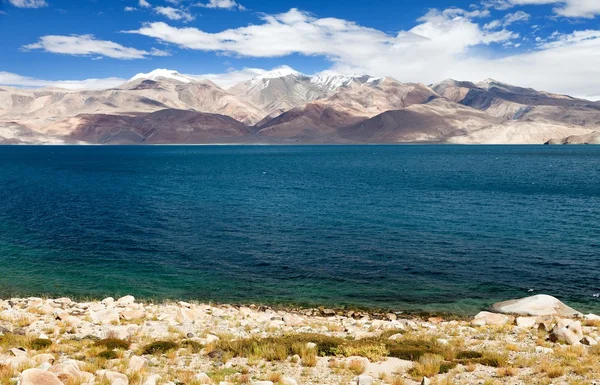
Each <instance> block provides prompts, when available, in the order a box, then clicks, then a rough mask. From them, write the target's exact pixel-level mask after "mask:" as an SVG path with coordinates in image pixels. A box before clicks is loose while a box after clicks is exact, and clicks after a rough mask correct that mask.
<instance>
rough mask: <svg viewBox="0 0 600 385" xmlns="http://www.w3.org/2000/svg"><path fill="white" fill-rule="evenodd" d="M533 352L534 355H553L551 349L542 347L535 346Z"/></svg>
mask: <svg viewBox="0 0 600 385" xmlns="http://www.w3.org/2000/svg"><path fill="white" fill-rule="evenodd" d="M535 352H536V353H544V354H550V353H554V350H552V349H551V348H545V347H543V346H536V347H535Z"/></svg>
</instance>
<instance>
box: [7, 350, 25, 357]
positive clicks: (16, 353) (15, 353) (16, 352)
mask: <svg viewBox="0 0 600 385" xmlns="http://www.w3.org/2000/svg"><path fill="white" fill-rule="evenodd" d="M10 352H11V353H12V354H13V356H15V357H19V356H25V357H27V352H26V351H25V349H23V348H12V349H10Z"/></svg>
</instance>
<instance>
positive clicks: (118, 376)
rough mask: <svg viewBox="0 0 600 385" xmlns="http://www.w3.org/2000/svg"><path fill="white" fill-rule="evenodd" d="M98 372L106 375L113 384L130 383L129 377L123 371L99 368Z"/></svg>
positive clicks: (99, 374)
mask: <svg viewBox="0 0 600 385" xmlns="http://www.w3.org/2000/svg"><path fill="white" fill-rule="evenodd" d="M96 374H97V375H98V376H100V377H105V378H106V379H107V380H108V381H110V384H111V385H129V379H128V378H127V376H126V375H124V374H122V373H119V372H113V371H112V370H98V371H97V372H96Z"/></svg>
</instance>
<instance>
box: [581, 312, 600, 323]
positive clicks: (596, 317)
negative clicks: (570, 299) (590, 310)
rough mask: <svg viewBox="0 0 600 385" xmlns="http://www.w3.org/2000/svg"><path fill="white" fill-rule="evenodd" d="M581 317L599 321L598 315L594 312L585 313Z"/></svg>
mask: <svg viewBox="0 0 600 385" xmlns="http://www.w3.org/2000/svg"><path fill="white" fill-rule="evenodd" d="M583 318H585V319H586V320H589V321H600V315H596V314H586V315H584V316H583Z"/></svg>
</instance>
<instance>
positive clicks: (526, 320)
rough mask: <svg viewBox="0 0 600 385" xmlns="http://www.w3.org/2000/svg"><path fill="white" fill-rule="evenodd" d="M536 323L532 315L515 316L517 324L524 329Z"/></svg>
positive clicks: (530, 327)
mask: <svg viewBox="0 0 600 385" xmlns="http://www.w3.org/2000/svg"><path fill="white" fill-rule="evenodd" d="M537 324H538V322H537V319H536V318H533V317H517V326H518V327H520V328H524V329H532V328H534V327H535V326H536V325H537Z"/></svg>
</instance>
